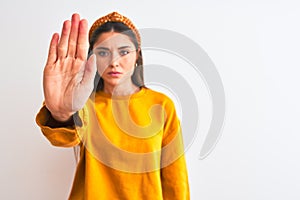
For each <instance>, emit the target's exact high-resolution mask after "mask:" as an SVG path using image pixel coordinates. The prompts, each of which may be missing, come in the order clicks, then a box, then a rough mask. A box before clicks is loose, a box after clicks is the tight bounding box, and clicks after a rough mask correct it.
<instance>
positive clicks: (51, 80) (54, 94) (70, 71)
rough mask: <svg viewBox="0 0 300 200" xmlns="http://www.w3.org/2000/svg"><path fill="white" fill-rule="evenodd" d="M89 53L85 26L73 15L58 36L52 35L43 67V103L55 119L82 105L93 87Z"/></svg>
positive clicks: (93, 63) (93, 64) (93, 65)
mask: <svg viewBox="0 0 300 200" xmlns="http://www.w3.org/2000/svg"><path fill="white" fill-rule="evenodd" d="M87 54H88V25H87V21H86V20H85V19H82V20H80V16H79V15H78V14H73V16H72V20H71V21H69V20H66V21H65V22H64V24H63V28H62V32H61V37H60V36H59V34H58V33H55V34H53V36H52V39H51V43H50V48H49V54H48V59H47V63H46V66H45V68H44V77H43V88H44V96H45V104H46V107H47V108H48V110H49V111H50V112H51V115H52V116H53V117H54V118H55V119H56V120H58V121H66V120H68V119H69V118H70V117H71V116H72V115H73V114H74V113H75V112H76V111H78V110H80V109H81V108H83V106H84V104H85V103H86V101H87V99H88V97H89V95H90V94H91V92H92V90H93V87H94V77H95V73H96V71H97V67H96V59H95V56H94V55H92V56H90V58H89V59H88V60H87Z"/></svg>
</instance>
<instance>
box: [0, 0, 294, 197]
mask: <svg viewBox="0 0 300 200" xmlns="http://www.w3.org/2000/svg"><path fill="white" fill-rule="evenodd" d="M112 11H118V12H120V13H122V14H124V15H126V16H128V17H129V18H130V19H132V21H133V22H134V23H135V24H136V25H137V27H139V28H165V29H169V30H173V31H176V32H179V33H181V34H184V35H186V36H187V37H189V38H191V39H192V40H194V41H195V42H197V43H198V44H199V45H200V46H201V47H202V48H203V49H204V50H205V51H206V52H207V53H208V55H209V56H210V58H211V59H212V60H213V62H214V63H215V65H216V67H217V69H218V71H219V73H220V76H221V78H222V80H223V84H224V88H225V94H226V100H227V103H226V105H227V107H226V121H225V126H224V129H223V133H222V137H221V139H220V140H219V142H218V144H217V146H216V148H215V149H214V151H213V152H212V153H211V154H210V155H209V156H208V157H207V158H205V159H204V160H199V159H198V155H199V151H200V148H201V144H202V142H203V138H204V136H205V135H204V134H205V131H206V130H207V128H208V124H209V120H210V117H211V116H210V115H211V113H210V110H209V109H208V107H209V106H210V101H209V96H208V95H207V91H206V89H205V87H204V86H203V84H202V85H201V83H200V84H199V87H201V88H202V91H203V94H200V95H203V101H202V103H201V105H200V109H201V132H200V133H199V135H198V137H197V138H196V140H195V142H194V144H193V145H192V147H191V148H190V149H189V150H188V152H187V154H186V158H187V164H188V170H189V178H190V186H191V197H192V199H193V200H194V199H195V200H198V199H204V200H220V199H222V200H240V199H243V200H253V199H255V200H265V199H273V200H282V199H289V200H292V199H299V198H300V193H299V188H300V173H299V169H300V162H299V153H300V147H299V143H300V135H299V125H298V124H299V114H300V107H299V102H300V101H299V100H300V95H299V85H300V84H299V78H298V75H299V72H300V70H299V67H300V62H299V59H298V58H299V54H300V39H299V38H300V26H299V21H300V20H299V19H300V4H299V3H298V2H297V1H292V0H285V1H283V0H273V1H271V0H270V1H268V0H260V1H258V0H254V1H245V0H228V1H218V0H211V1H203V0H201V1H196V0H193V1H192V0H190V1H188V0H187V1H178V0H172V1H171V0H164V1H159V0H151V1H150V0H148V1H145V0H141V1H134V0H128V1H101V0H98V1H96V0H89V1H82V0H81V1H80V0H78V1H67V0H52V1H44V2H43V1H37V0H23V1H21V0H12V1H8V0H6V1H1V3H0V15H1V18H0V27H1V29H0V30H1V31H0V32H1V37H0V45H1V46H0V52H1V54H0V55H1V65H0V66H1V68H0V69H1V84H0V92H1V98H0V102H1V104H0V111H1V120H0V124H1V139H2V140H1V141H2V142H1V145H0V167H1V171H0V186H1V192H0V198H1V199H30V200H31V199H32V200H39V199H44V200H53V199H66V198H67V196H68V193H69V189H70V187H71V183H72V179H73V173H74V170H75V162H74V157H73V152H72V149H63V148H56V147H52V146H51V145H50V144H49V142H48V141H47V140H46V139H45V138H44V137H43V136H42V134H41V132H40V130H39V129H38V127H37V126H36V124H35V122H34V118H35V115H36V113H37V112H38V109H39V108H40V106H41V103H42V100H43V94H42V71H43V67H44V64H45V59H46V55H47V50H48V43H49V40H50V37H51V35H52V33H53V32H60V28H61V24H62V21H63V20H65V19H67V18H70V16H71V14H72V13H74V12H77V13H79V14H81V16H83V17H84V18H86V19H88V21H89V22H90V23H92V22H93V21H94V20H96V19H97V18H98V17H100V16H102V15H105V14H108V13H109V12H112ZM149 56H150V55H149ZM145 61H146V63H147V62H151V60H150V58H149V57H147V55H145ZM200 82H201V81H200Z"/></svg>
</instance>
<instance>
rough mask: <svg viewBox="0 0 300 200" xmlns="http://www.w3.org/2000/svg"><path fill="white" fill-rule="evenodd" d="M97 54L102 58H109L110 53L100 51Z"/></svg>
mask: <svg viewBox="0 0 300 200" xmlns="http://www.w3.org/2000/svg"><path fill="white" fill-rule="evenodd" d="M97 54H98V55H99V56H101V57H107V56H109V52H108V51H98V52H97Z"/></svg>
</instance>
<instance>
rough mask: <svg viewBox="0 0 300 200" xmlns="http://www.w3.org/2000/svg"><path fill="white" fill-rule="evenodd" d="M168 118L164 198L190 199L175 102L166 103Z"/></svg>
mask: <svg viewBox="0 0 300 200" xmlns="http://www.w3.org/2000/svg"><path fill="white" fill-rule="evenodd" d="M165 111H166V119H165V126H164V136H163V141H162V154H161V156H162V158H161V165H162V166H161V167H162V168H161V182H162V190H163V199H164V200H169V199H170V200H171V199H172V200H188V199H190V192H189V183H188V174H187V167H186V161H185V156H184V145H183V139H182V131H181V126H180V121H179V119H178V117H177V115H176V110H175V106H174V104H173V102H172V101H171V100H169V101H168V102H167V103H166V105H165Z"/></svg>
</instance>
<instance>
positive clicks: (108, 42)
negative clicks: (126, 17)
mask: <svg viewBox="0 0 300 200" xmlns="http://www.w3.org/2000/svg"><path fill="white" fill-rule="evenodd" d="M100 46H101V47H108V48H109V47H120V46H130V47H131V46H132V47H134V44H133V43H132V41H131V40H130V38H129V36H127V35H125V34H122V33H116V32H107V33H102V34H101V35H100V36H99V37H98V39H97V40H96V42H95V45H94V48H96V47H100Z"/></svg>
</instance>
